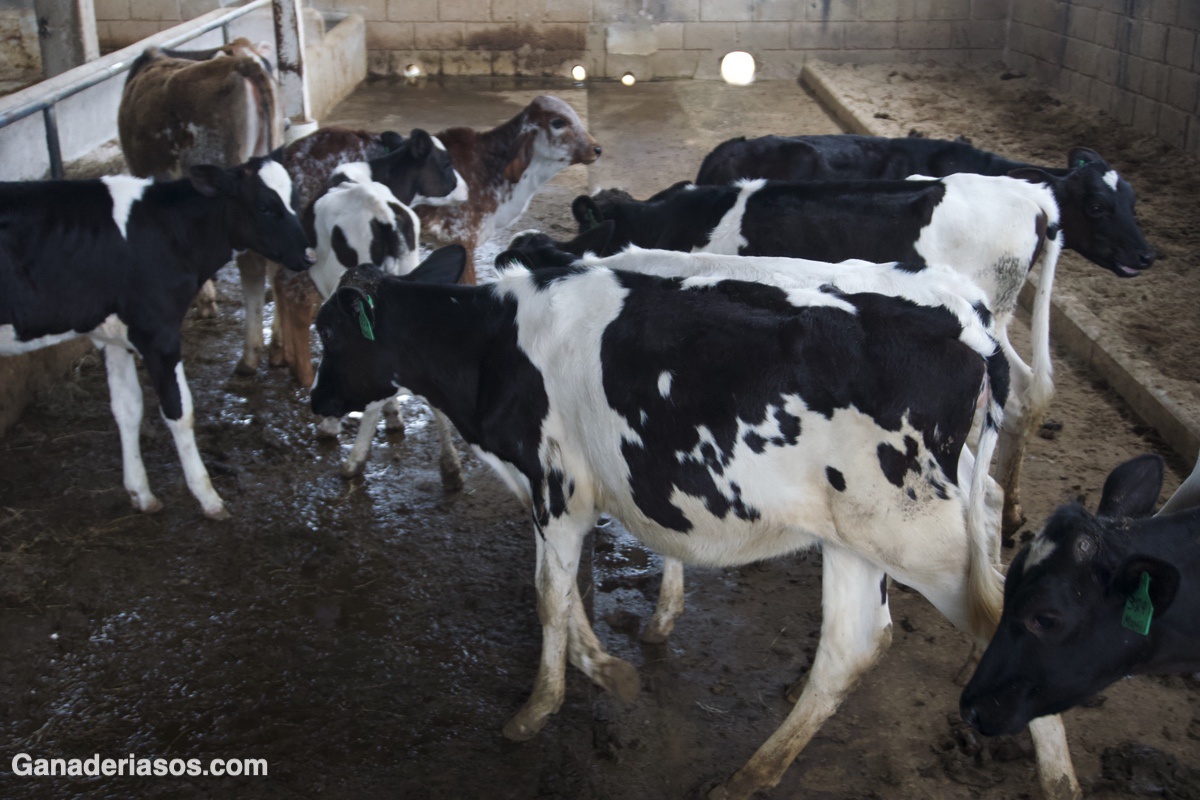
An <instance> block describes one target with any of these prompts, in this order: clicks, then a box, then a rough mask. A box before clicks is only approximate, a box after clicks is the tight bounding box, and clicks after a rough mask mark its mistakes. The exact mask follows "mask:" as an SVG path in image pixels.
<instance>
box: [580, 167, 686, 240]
mask: <svg viewBox="0 0 1200 800" xmlns="http://www.w3.org/2000/svg"><path fill="white" fill-rule="evenodd" d="M693 185H694V184H693V183H692V182H691V181H679V182H678V183H676V184H673V185H671V186H669V187H667V188H666V189H663V190H662V191H661V192H659V193H658V194H656V195H654V196H652V197H650V198H649V199H647V200H635V199H633V197H632V196H630V194H629V193H628V192H626V191H623V190H621V189H601V190H600V191H598V192H596V193H595V194H593V195H591V196H590V197H589V196H587V195H580V196H579V197H576V198H575V200H574V202H572V203H571V213H572V214H573V215H574V216H575V221H576V222H578V223H579V232H580V233H583V232H584V231H587V230H590V229H591V228H594V227H595V226H597V225H599V224H600V223H602V222H604V221H606V220H607V221H611V222H612V223H613V233H612V236H611V237H610V241H609V243H608V249H607V250H605V251H604V252H599V253H598V254H599V255H602V256H607V255H612V254H614V253H617V252H620V251H621V250H623V249H624V248H625V247H627V246H628V245H630V244H636V245H638V246H639V247H653V246H654V245H655V243H656V242H657V241H658V239H659V236H660V235H661V233H662V229H663V225H664V215H666V216H670V215H671V214H673V213H675V214H677V213H679V212H678V209H677V208H673V207H672V206H671V204H670V200H671V198H672V197H674V196H675V195H677V194H679V193H680V192H683V191H686V190H687V189H688V188H689V187H692V186H693Z"/></svg>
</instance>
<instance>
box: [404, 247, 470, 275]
mask: <svg viewBox="0 0 1200 800" xmlns="http://www.w3.org/2000/svg"><path fill="white" fill-rule="evenodd" d="M466 268H467V248H465V247H463V246H462V245H461V244H451V245H447V246H446V247H439V248H438V249H437V250H434V251H433V252H432V253H430V254H429V258H427V259H425V260H424V261H422V262H421V266H419V267H417V268H416V269H414V270H413V271H412V272H410V273H408V274H407V275H404V276H402V277H403V278H404V279H405V280H407V281H415V282H418V283H458V279H459V278H461V277H462V274H463V271H464V270H465V269H466Z"/></svg>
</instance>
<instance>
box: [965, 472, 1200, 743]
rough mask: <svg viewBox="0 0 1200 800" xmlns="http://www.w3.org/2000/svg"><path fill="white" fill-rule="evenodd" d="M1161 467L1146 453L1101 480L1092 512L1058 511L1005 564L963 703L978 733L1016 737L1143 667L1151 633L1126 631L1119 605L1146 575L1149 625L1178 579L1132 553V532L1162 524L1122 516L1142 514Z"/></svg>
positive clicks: (1134, 544) (1134, 538)
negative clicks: (994, 614) (998, 609)
mask: <svg viewBox="0 0 1200 800" xmlns="http://www.w3.org/2000/svg"><path fill="white" fill-rule="evenodd" d="M1162 470H1163V467H1162V459H1161V458H1159V457H1158V456H1153V455H1152V456H1140V457H1138V458H1135V459H1133V460H1131V461H1128V462H1126V463H1124V464H1122V465H1121V466H1119V467H1117V468H1116V469H1115V470H1113V472H1112V474H1111V475H1109V477H1108V480H1107V481H1106V482H1105V484H1104V491H1103V494H1102V496H1101V499H1100V508H1099V511H1098V512H1097V514H1096V515H1094V516H1093V515H1092V514H1090V513H1088V511H1087V510H1085V509H1084V508H1083V507H1082V506H1080V505H1079V504H1071V505H1068V506H1063V507H1061V508H1059V509H1058V511H1056V512H1055V513H1054V515H1053V516H1052V517H1051V518H1050V520H1049V521H1048V522H1047V523H1046V526H1045V528H1043V529H1042V531H1041V533H1039V534H1038V536H1037V537H1036V538H1035V539H1034V540H1033V541H1032V542H1031V543H1030V544H1028V545H1026V546H1025V547H1024V548H1023V549H1022V550H1021V552H1020V553H1018V554H1017V556H1016V558H1014V559H1013V562H1012V565H1011V566H1010V567H1009V570H1008V576H1007V578H1006V580H1005V586H1004V611H1003V614H1002V615H1001V617H1000V625H999V627H998V628H997V630H996V634H995V636H994V637H993V638H992V641H991V643H990V644H989V645H988V648H987V651H986V652H985V653H984V654H983V659H982V660H981V661H980V663H979V667H978V668H977V669H976V671H975V674H974V676H973V677H972V678H971V681H970V683H968V684H967V687H966V689H965V690H963V693H962V698H961V710H962V715H963V719H964V720H966V721H967V722H968V723H969V724H970V725H972V726H973V727H974V728H976V729H977V730H979V731H980V732H981V733H983V734H986V735H988V736H994V735H998V734H1012V733H1016V732H1017V731H1019V730H1021V729H1022V728H1023V727H1025V725H1026V724H1028V722H1029V721H1030V720H1031V719H1033V718H1035V717H1040V716H1045V715H1047V714H1057V713H1059V712H1060V711H1064V710H1066V709H1068V708H1070V707H1071V706H1073V705H1076V704H1077V703H1079V702H1080V701H1082V700H1085V699H1087V698H1088V697H1090V696H1092V695H1094V694H1095V693H1096V692H1098V691H1100V690H1101V689H1102V688H1104V687H1105V686H1107V685H1108V684H1110V683H1112V682H1113V681H1115V680H1118V679H1120V678H1122V677H1124V676H1125V675H1128V674H1130V673H1131V672H1133V671H1135V668H1136V667H1137V665H1138V664H1139V663H1141V662H1145V661H1146V659H1147V658H1148V655H1149V653H1150V651H1151V648H1152V646H1153V641H1154V631H1153V629H1152V630H1151V632H1150V634H1149V635H1144V634H1143V633H1141V632H1140V631H1135V630H1132V629H1130V627H1126V626H1125V625H1124V624H1123V622H1124V621H1126V619H1127V617H1126V606H1127V604H1130V603H1134V604H1136V602H1137V601H1136V598H1135V599H1134V600H1133V601H1131V600H1130V598H1131V597H1133V596H1134V595H1136V594H1137V593H1138V591H1139V586H1140V585H1141V583H1142V580H1143V578H1142V576H1143V575H1148V576H1149V597H1150V602H1151V603H1152V604H1153V609H1154V614H1153V618H1152V619H1157V618H1158V617H1159V616H1161V615H1162V614H1163V613H1164V612H1165V611H1166V610H1167V609H1168V608H1169V607H1170V605H1171V603H1172V601H1173V600H1174V599H1175V594H1176V591H1177V589H1178V587H1179V580H1180V577H1179V571H1178V570H1177V569H1176V568H1175V567H1173V566H1172V565H1170V564H1168V563H1166V562H1165V561H1162V560H1160V559H1158V558H1154V557H1151V556H1148V555H1144V554H1139V553H1138V532H1139V529H1141V528H1143V527H1145V526H1150V525H1163V524H1170V523H1169V522H1164V520H1169V519H1170V518H1167V517H1163V518H1159V519H1158V520H1155V521H1153V522H1151V521H1142V522H1139V521H1134V520H1131V519H1130V518H1131V517H1142V516H1145V515H1147V514H1149V513H1150V511H1151V510H1152V508H1153V506H1154V503H1155V501H1156V500H1157V498H1158V493H1159V490H1160V488H1161V487H1162V477H1163V471H1162ZM1151 625H1153V622H1151Z"/></svg>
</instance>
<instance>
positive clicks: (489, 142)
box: [478, 110, 528, 175]
mask: <svg viewBox="0 0 1200 800" xmlns="http://www.w3.org/2000/svg"><path fill="white" fill-rule="evenodd" d="M527 121H528V119H527V117H526V114H525V111H524V110H522V111H521V112H520V113H519V114H517V115H516V116H515V117H513V118H512V119H510V120H509V121H508V122H505V123H503V124H500V125H497V126H496V127H494V128H492V129H491V130H490V131H482V132H480V133H479V139H478V141H479V142H480V143H481V144H482V145H483V151H484V152H485V153H486V155H485V157H484V163H485V164H487V166H488V168H489V169H490V170H494V174H497V175H499V174H501V173H503V172H504V168H505V167H506V166H508V163H509V162H510V161H512V160H513V159H514V158H516V157H517V145H518V144H519V143H520V140H521V133H522V132H523V131H524V129H525V124H526V122H527Z"/></svg>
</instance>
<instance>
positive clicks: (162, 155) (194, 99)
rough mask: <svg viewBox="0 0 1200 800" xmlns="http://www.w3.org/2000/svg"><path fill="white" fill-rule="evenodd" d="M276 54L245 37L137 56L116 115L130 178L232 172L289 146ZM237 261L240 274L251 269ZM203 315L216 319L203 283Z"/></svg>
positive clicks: (211, 290) (209, 289) (210, 290)
mask: <svg viewBox="0 0 1200 800" xmlns="http://www.w3.org/2000/svg"><path fill="white" fill-rule="evenodd" d="M271 53H272V48H271V46H270V45H269V44H267V43H265V42H259V43H258V44H252V43H251V42H250V40H248V39H244V38H239V39H235V40H234V41H232V42H230V43H229V44H226V45H224V46H222V47H217V48H214V49H211V50H196V51H186V50H160V49H159V48H157V47H151V48H149V49H148V50H146V52H144V53H142V55H140V56H138V58H137V60H136V61H134V62H133V66H132V67H131V68H130V70H129V77H128V78H127V79H126V80H125V89H124V90H123V91H122V93H121V104H120V107H119V108H118V110H117V132H118V135H119V136H120V139H121V151H122V152H123V153H124V154H125V163H126V164H127V165H128V166H129V171H130V173H131V174H133V175H136V176H138V177H141V178H178V177H181V176H183V175H186V174H187V171H188V169H190V168H191V167H193V166H196V165H199V164H219V165H221V166H224V167H232V166H234V165H236V164H241V163H243V162H245V161H248V160H249V159H251V158H255V157H260V156H265V155H267V154H268V153H270V152H271V151H272V150H274V149H275V148H276V147H279V146H280V145H281V144H283V115H282V114H281V113H279V110H278V104H277V102H276V83H275V77H274V74H273V69H272V66H271V62H270V60H269V58H270V56H271ZM247 258H249V257H247V256H242V257H240V258H239V259H238V262H239V264H238V266H239V269H243V270H245V269H246V267H243V265H242V263H241V262H242V261H244V260H246V259H247ZM197 308H198V311H199V313H200V315H201V316H213V315H214V314H215V313H216V288H215V287H214V286H213V284H212V282H211V281H209V282H207V283H205V285H204V287H203V289H202V290H201V293H200V298H199V300H198V301H197Z"/></svg>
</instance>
